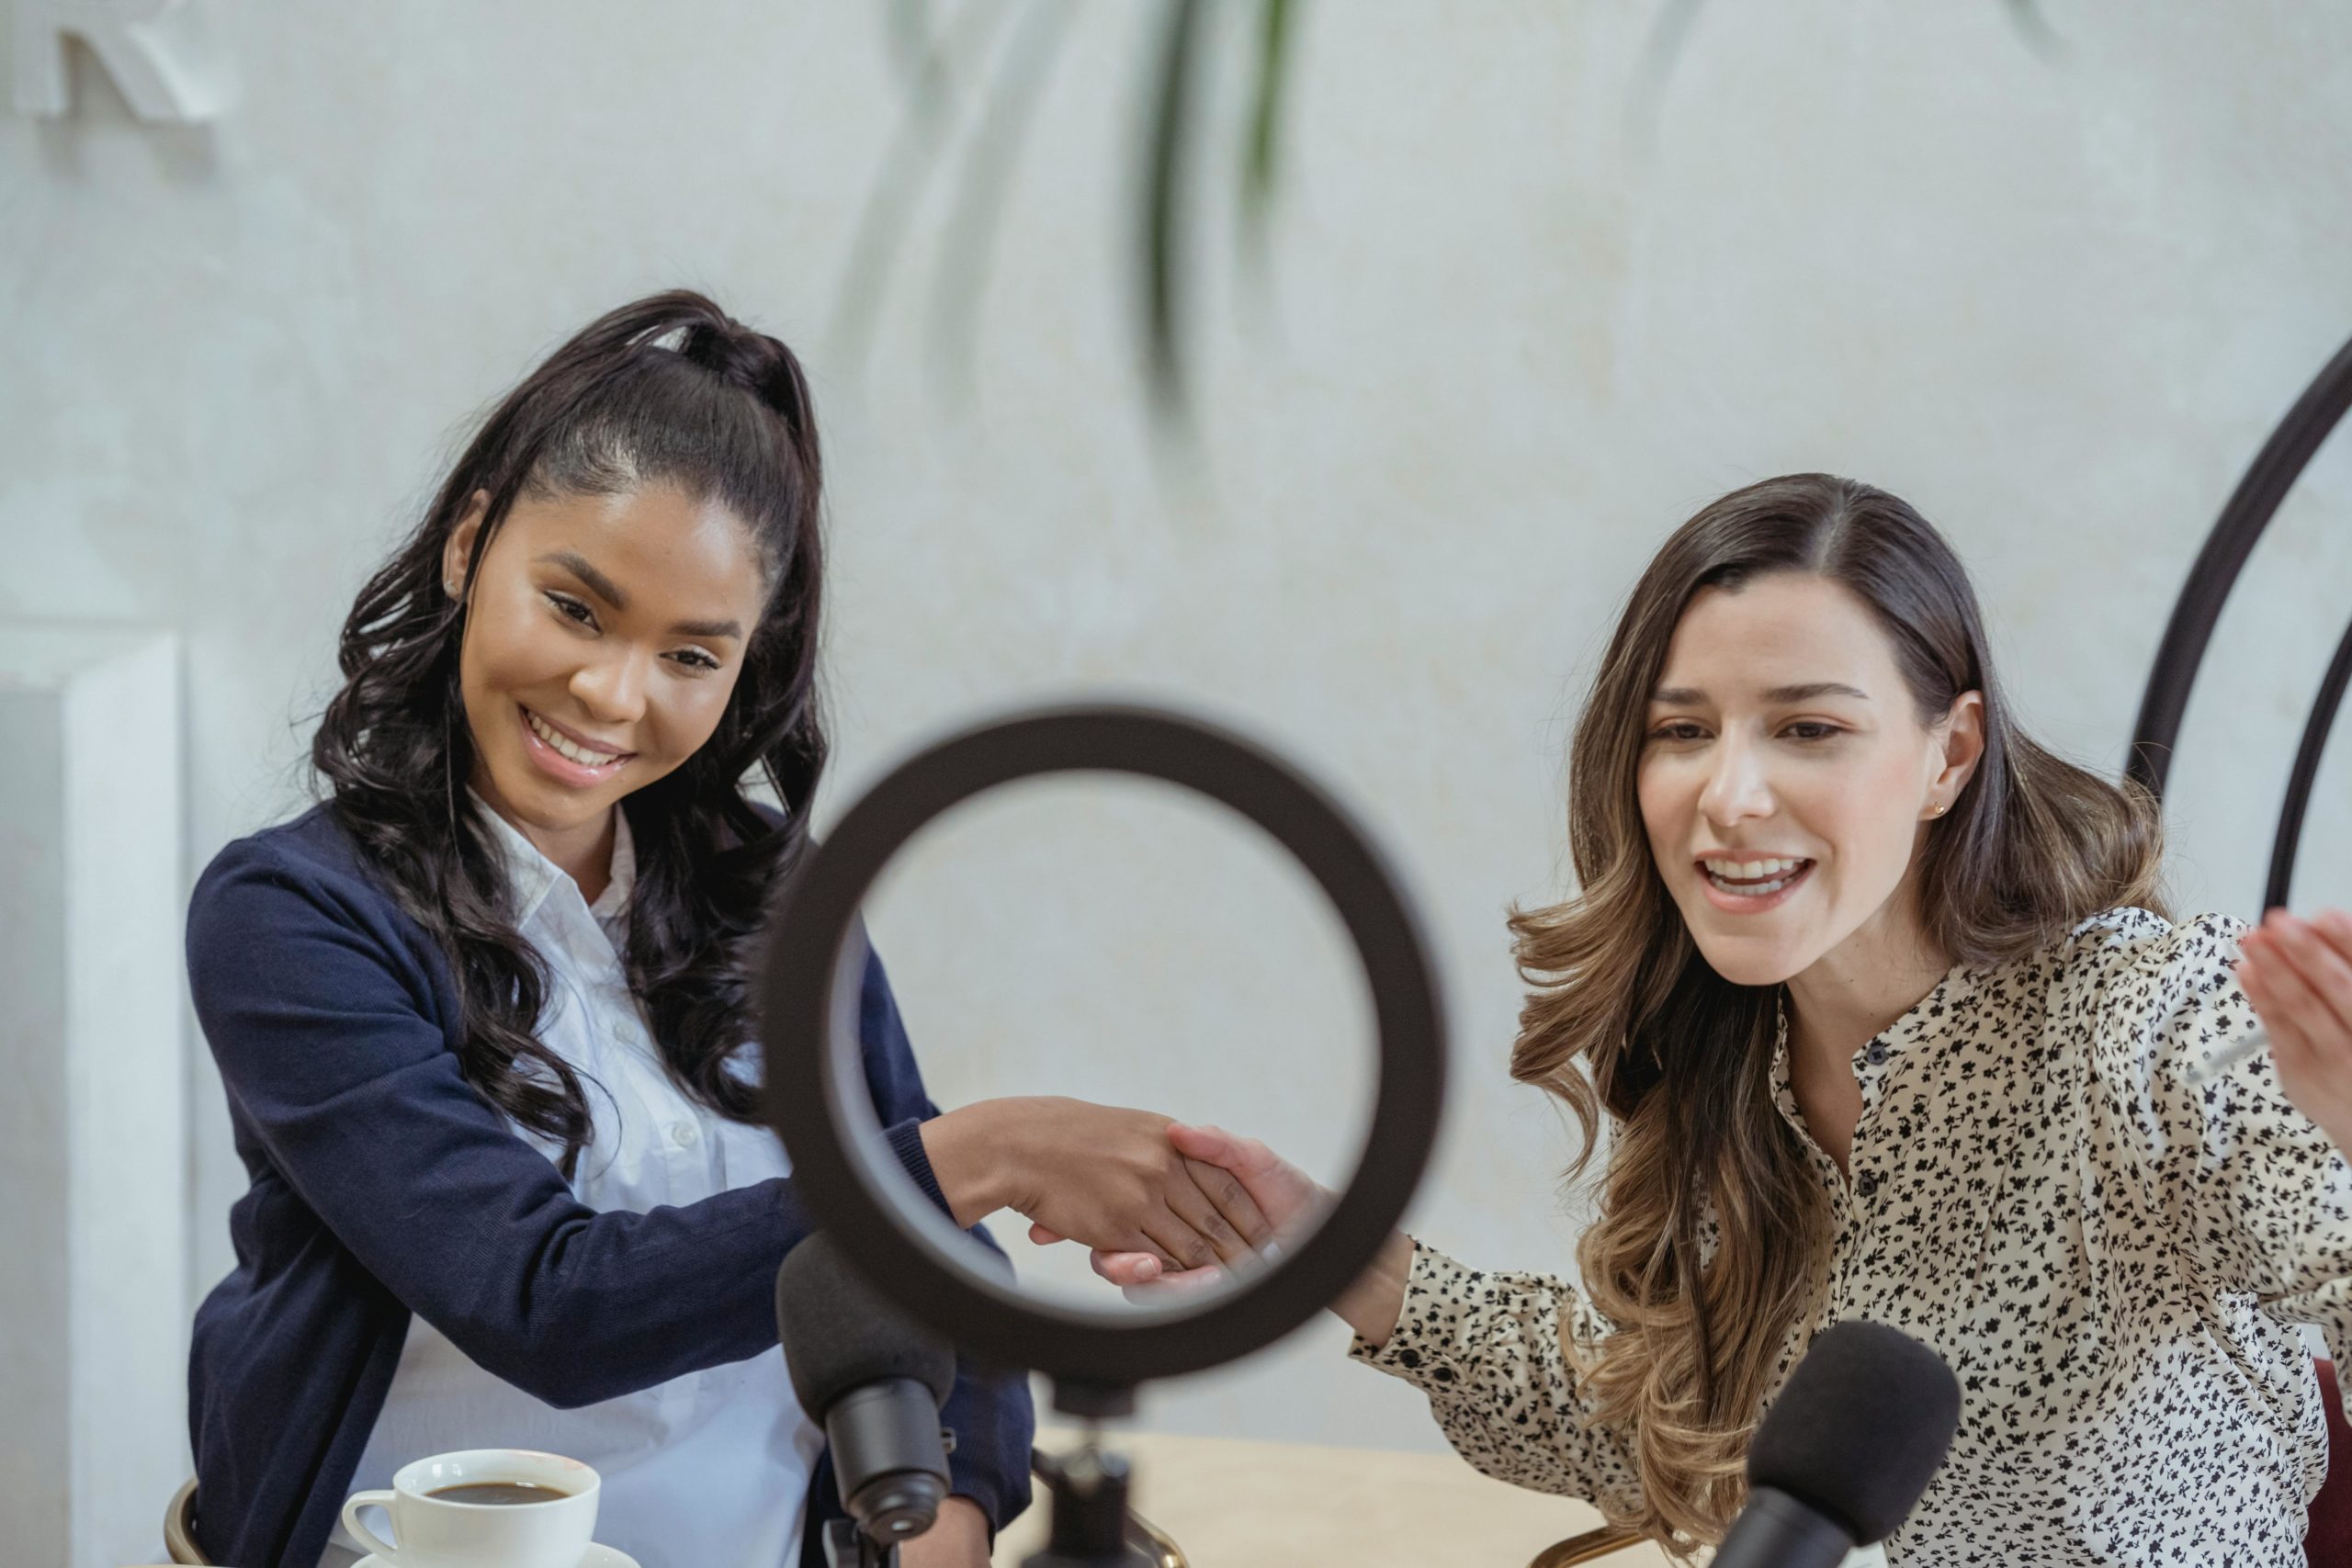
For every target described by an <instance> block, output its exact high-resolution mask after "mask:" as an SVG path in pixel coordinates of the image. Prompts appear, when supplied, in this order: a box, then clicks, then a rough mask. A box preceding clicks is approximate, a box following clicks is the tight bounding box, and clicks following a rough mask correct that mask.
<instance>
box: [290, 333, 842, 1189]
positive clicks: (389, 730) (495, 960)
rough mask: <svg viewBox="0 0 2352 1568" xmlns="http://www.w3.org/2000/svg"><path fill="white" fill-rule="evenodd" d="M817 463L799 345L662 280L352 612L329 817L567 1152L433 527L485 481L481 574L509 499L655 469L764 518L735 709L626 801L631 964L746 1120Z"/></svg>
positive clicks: (520, 1099) (580, 1104) (791, 795)
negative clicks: (753, 791)
mask: <svg viewBox="0 0 2352 1568" xmlns="http://www.w3.org/2000/svg"><path fill="white" fill-rule="evenodd" d="M820 476H821V468H820V462H819V456H818V445H817V426H816V420H815V415H814V412H813V411H812V409H811V406H810V400H809V385H808V382H807V380H806V378H804V377H803V376H802V374H801V370H800V364H799V361H798V360H797V359H796V358H795V357H794V356H793V354H792V351H791V350H790V349H788V348H786V346H785V345H784V344H781V343H778V342H777V341H776V340H775V339H774V338H772V337H768V336H765V335H764V334H762V333H756V332H753V331H752V330H751V329H750V328H747V327H745V326H743V325H741V323H739V322H737V321H734V320H733V319H732V318H730V317H729V316H728V314H727V313H726V312H725V311H723V310H720V309H719V308H718V306H717V305H715V304H713V303H712V302H711V301H710V300H708V299H705V298H704V297H703V296H701V295H699V294H694V293H689V292H685V291H684V290H679V291H673V292H671V293H667V294H657V295H654V296H653V297H651V298H650V299H640V300H639V301H637V302H636V303H635V304H631V305H625V306H623V307H622V308H621V309H619V310H615V311H613V312H612V313H611V314H609V315H606V316H605V317H603V318H601V319H600V320H598V321H594V322H593V323H591V324H590V325H589V326H588V327H587V328H586V329H585V330H584V331H582V333H580V334H579V335H578V336H576V337H574V338H573V339H572V340H571V342H569V343H567V344H564V345H563V346H562V347H561V348H559V349H558V350H556V352H555V353H554V354H553V355H550V356H549V357H548V360H547V361H546V362H545V363H544V364H542V365H541V366H540V367H538V368H537V370H535V371H533V372H532V373H531V374H530V376H529V377H528V378H526V379H525V380H524V381H523V383H522V384H521V385H520V386H518V387H516V388H515V389H514V391H512V392H510V393H509V394H508V395H507V396H506V398H505V400H503V401H502V402H501V403H500V404H499V405H498V407H497V408H496V409H495V410H493V411H492V413H491V414H490V416H489V418H488V419H487V420H485V421H484V422H483V423H482V426H481V430H480V432H479V433H477V434H475V436H474V438H473V440H472V441H471V443H470V444H469V445H468V446H467V447H466V450H465V452H464V454H463V456H461V457H459V458H458V462H457V464H456V466H455V467H454V468H452V469H451V470H450V472H449V475H448V478H447V479H446V480H445V481H444V482H443V484H442V486H441V488H440V491H439V493H438V494H437V495H436V496H435V498H434V502H433V505H432V508H431V509H430V510H429V511H428V512H427V513H425V516H424V522H423V523H422V524H420V525H418V527H417V529H416V531H415V532H414V533H413V535H411V536H409V538H408V539H407V540H406V542H404V543H403V544H402V545H401V547H400V549H399V550H398V551H397V552H396V553H395V554H394V555H393V557H392V558H391V559H390V561H388V562H387V563H386V564H385V565H384V566H383V567H382V569H381V570H379V571H378V572H377V573H376V574H375V576H374V577H372V578H370V579H369V580H368V584H367V586H366V587H365V588H363V589H361V590H360V593H359V598H358V600H357V602H356V603H355V604H353V605H352V608H351V614H350V615H349V617H348V618H347V619H346V620H345V623H344V628H343V637H342V643H341V649H340V654H339V657H338V663H339V664H340V666H341V669H342V671H343V677H344V685H343V689H342V690H341V691H340V692H338V693H337V694H336V695H335V697H334V701H332V702H331V703H329V704H328V705H327V710H326V714H325V716H324V717H323V718H322V721H321V723H320V725H319V731H318V735H317V737H316V739H314V740H313V741H312V743H311V763H312V765H313V766H314V767H315V768H316V769H317V770H318V773H319V774H320V776H321V778H322V780H323V781H324V783H325V784H326V785H327V786H328V788H329V789H330V791H331V792H332V796H331V807H332V809H333V810H334V814H335V816H336V818H337V819H338V820H339V821H340V822H341V823H342V825H343V826H344V828H345V830H346V831H347V832H348V833H349V834H350V835H351V837H352V839H353V840H354V841H355V842H356V843H357V844H358V846H359V847H360V850H361V851H362V852H363V853H364V854H366V855H367V857H368V860H369V861H370V862H371V863H373V864H374V865H375V867H376V868H377V869H378V871H379V873H380V874H382V876H383V877H384V879H385V881H386V883H387V885H388V886H390V890H391V892H392V893H393V895H394V897H397V898H398V899H399V900H400V902H401V907H402V908H405V909H406V910H407V912H408V913H409V914H410V915H411V916H413V918H414V919H416V920H417V921H418V922H419V923H420V924H422V925H423V926H424V929H425V931H428V932H429V933H431V935H432V936H433V938H434V939H435V941H436V942H438V943H439V944H440V946H441V948H442V950H443V952H444V953H447V955H448V957H449V961H450V965H451V968H452V970H453V971H454V972H455V974H456V976H457V981H458V993H459V997H460V1000H461V1004H462V1008H463V1015H462V1020H461V1025H460V1032H461V1039H460V1041H459V1044H458V1055H459V1057H460V1060H461V1062H462V1064H463V1067H464V1071H465V1075H466V1077H467V1079H468V1081H469V1082H470V1083H472V1084H473V1085H474V1087H475V1088H476V1089H480V1090H481V1093H482V1095H483V1096H484V1097H485V1098H486V1099H488V1100H490V1101H491V1103H492V1104H493V1105H496V1106H497V1107H498V1108H499V1109H500V1110H501V1111H504V1112H506V1114H508V1115H509V1116H511V1117H513V1118H514V1119H515V1122H517V1123H518V1124H519V1125H521V1126H523V1127H525V1128H527V1129H529V1130H530V1131H532V1132H535V1133H537V1134H541V1135H543V1136H545V1137H547V1138H548V1139H550V1140H552V1141H555V1142H558V1143H560V1144H561V1145H563V1148H564V1168H565V1169H566V1170H567V1171H569V1170H570V1169H571V1167H572V1166H573V1164H574V1163H575V1162H576V1160H577V1158H578V1156H579V1152H580V1149H581V1148H582V1145H584V1144H585V1143H586V1142H587V1138H588V1133H589V1127H590V1121H589V1114H588V1103H587V1099H586V1096H585V1094H584V1092H583V1091H582V1086H581V1083H580V1079H579V1077H578V1075H577V1074H576V1073H575V1072H574V1071H573V1070H572V1068H571V1066H569V1065H568V1064H566V1063H565V1062H564V1061H563V1060H562V1059H561V1058H560V1056H558V1055H556V1054H555V1053H554V1052H552V1051H550V1050H548V1047H547V1046H546V1045H544V1044H543V1043H540V1041H539V1040H538V1038H537V1034H536V1032H535V1031H536V1029H537V1022H538V1019H539V1016H540V1013H541V1011H542V1010H543V1009H544V1007H545V1005H546V1001H547V989H548V976H547V973H546V970H545V967H544V966H543V964H541V962H540V960H539V958H538V955H537V953H535V952H534V951H533V950H532V948H531V946H530V944H529V943H527V942H525V941H524V940H523V938H522V936H521V935H520V934H519V933H518V932H517V931H516V930H515V925H514V923H513V920H512V919H511V918H510V916H509V913H508V910H507V908H506V903H505V894H504V881H503V875H502V874H501V871H500V869H499V861H498V858H497V855H496V852H495V851H494V849H493V846H492V843H491V840H490V839H489V837H488V835H487V833H486V832H485V830H484V829H483V828H482V826H481V823H480V822H479V821H477V820H476V819H475V817H474V814H473V813H472V812H471V811H470V810H468V809H465V808H463V807H462V805H461V801H462V795H461V794H460V790H459V785H460V784H461V783H462V782H463V781H464V780H465V779H467V778H468V777H469V775H470V773H471V771H472V767H473V746H472V742H471V739H470V737H469V733H468V730H467V728H466V724H465V708H464V704H463V702H462V700H461V698H460V695H459V691H458V645H459V638H460V636H461V632H462V628H463V626H464V615H463V613H462V610H461V608H460V606H461V604H462V603H463V601H464V598H465V594H464V593H463V592H460V593H459V594H458V596H457V597H456V598H452V597H451V596H450V595H449V593H448V592H446V591H445V589H444V587H443V583H442V576H441V569H442V557H443V551H444V547H445V546H446V545H447V540H448V537H449V535H450V531H451V530H452V529H453V528H455V527H456V526H457V525H458V521H459V519H460V518H462V517H463V516H464V515H465V513H466V512H467V509H468V507H469V504H470V503H471V502H472V500H473V498H474V497H475V496H477V495H483V496H487V497H488V506H487V509H486V511H485V513H484V515H483V518H482V523H481V528H480V529H479V530H478V532H477V533H476V536H475V538H474V541H473V547H472V555H471V557H470V558H469V560H468V561H467V564H466V583H465V587H467V588H470V587H471V585H472V580H473V576H474V573H475V571H476V570H478V569H479V567H480V565H481V558H482V552H483V551H484V550H485V549H487V548H488V547H489V544H490V540H491V538H492V536H493V535H494V534H495V533H496V532H497V530H498V528H499V526H500V525H501V524H502V523H503V521H504V520H505V517H506V515H507V513H509V512H510V511H511V510H512V509H513V507H514V504H515V501H516V499H517V498H518V497H520V496H522V495H524V494H525V493H526V492H527V493H530V494H533V495H558V496H560V495H582V494H586V495H610V494H617V493H623V492H627V491H635V490H637V489H639V488H640V487H641V486H643V485H646V484H649V483H654V482H662V483H668V484H672V485H675V486H676V487H678V488H679V489H680V490H682V491H685V492H686V493H687V494H689V495H691V496H693V497H695V499H697V500H708V501H714V502H718V503H720V504H722V505H724V506H725V507H726V508H727V509H728V511H729V512H730V513H733V514H734V515H735V516H736V517H738V518H740V519H741V521H742V522H743V524H744V525H745V526H746V527H748V528H749V529H750V531H751V534H752V538H753V539H754V541H755V542H756V545H757V547H758V551H759V554H760V557H761V559H762V561H763V565H764V567H765V569H766V577H767V597H766V603H765V606H764V609H763V613H762V615H761V617H760V620H759V623H758V625H757V626H756V627H755V628H754V629H753V631H752V637H751V640H750V643H749V645H748V647H747V648H746V649H745V652H744V658H743V665H742V670H741V675H740V676H739V678H738V680H737V683H736V687H735V690H734V693H733V694H732V696H731V697H730V698H729V703H728V706H727V711H726V714H725V716H723V717H722V718H721V719H720V721H719V724H718V729H717V730H716V731H715V732H714V733H713V734H712V736H711V738H710V739H709V740H708V741H707V743H705V744H704V746H703V747H702V749H701V750H698V751H696V752H695V754H694V756H693V757H691V758H690V759H688V760H687V761H686V762H685V763H684V764H683V765H682V766H680V767H679V768H677V769H676V770H675V771H674V772H673V773H669V774H667V775H665V776H664V777H662V778H661V779H659V780H657V781H655V782H654V783H653V784H649V785H647V786H646V787H645V788H643V789H641V790H639V791H637V792H636V793H635V794H633V795H628V797H627V798H626V799H625V800H624V801H623V802H622V809H623V810H625V811H627V812H628V819H629V829H630V833H631V836H632V838H633V839H634V840H635V843H636V847H637V857H638V875H637V886H636V888H635V891H634V892H633V894H632V895H631V897H630V902H629V920H628V953H626V954H625V963H626V966H627V969H628V978H629V984H630V987H631V989H632V990H633V991H634V992H635V993H636V994H637V996H638V998H639V1000H640V1001H641V1002H642V1003H643V1004H644V1006H645V1009H646V1011H647V1014H648V1021H649V1022H650V1025H651V1031H652V1034H653V1038H654V1040H655V1041H656V1042H657V1043H658V1044H659V1048H660V1050H661V1052H662V1060H663V1062H664V1064H665V1066H667V1068H668V1070H669V1072H670V1074H671V1076H672V1077H673V1078H675V1079H676V1081H677V1082H678V1084H679V1086H680V1087H681V1088H682V1089H684V1090H685V1091H686V1092H687V1093H688V1094H690V1095H692V1096H693V1097H694V1098H695V1099H696V1100H700V1101H701V1102H702V1103H704V1104H706V1105H708V1106H709V1107H711V1108H712V1109H713V1110H715V1111H718V1112H719V1113H720V1114H722V1115H726V1116H729V1117H732V1118H734V1119H736V1120H738V1121H744V1122H752V1121H756V1120H757V1119H758V1115H757V1110H756V1104H757V1090H756V1089H755V1088H754V1087H753V1086H752V1085H751V1084H748V1083H746V1082H745V1081H743V1080H742V1079H741V1078H740V1077H737V1076H736V1075H735V1074H734V1073H733V1072H732V1071H730V1070H729V1066H728V1059H729V1057H730V1056H731V1055H733V1054H734V1052H735V1050H736V1048H737V1047H738V1046H740V1045H741V1043H743V1042H744V1041H746V1040H748V1039H749V1038H750V1037H751V1029H752V1024H751V1017H750V1008H749V1002H748V999H747V984H748V976H747V973H746V968H745V959H746V956H747V952H748V948H749V946H750V944H751V942H752V940H753V938H754V936H755V934H756V932H757V931H758V928H759V922H760V918H761V913H762V910H763V906H764V902H765V898H766V895H767V890H768V887H769V886H770V884H771V883H772V882H773V880H774V878H775V874H776V873H777V871H778V870H779V869H780V868H781V867H783V866H784V865H786V863H789V861H790V859H791V857H792V856H793V855H794V854H795V853H796V852H797V851H798V849H799V847H800V845H801V844H802V843H803V842H804V841H805V838H806V834H807V831H808V829H807V821H808V810H809V802H810V800H811V799H812V798H813V797H814V796H815V795H816V793H817V783H818V779H819V777H820V775H821V774H822V773H823V771H824V766H825V757H826V750H827V747H826V739H825V730H824V725H823V722H822V717H821V715H820V711H819V702H818V693H817V637H818V626H819V609H820V602H821V597H822V593H821V589H822V576H823V573H822V566H823V552H822V548H821V546H820V538H819V528H818V513H819V498H820ZM754 769H757V770H759V771H760V772H761V773H764V775H765V776H766V778H767V780H768V782H769V784H771V785H772V786H773V787H774V789H775V794H776V797H777V798H778V799H779V800H781V801H782V802H783V803H784V808H785V818H784V822H783V824H782V825H781V826H780V827H779V826H777V825H776V824H775V821H774V820H773V819H772V818H770V817H768V816H767V815H764V814H763V813H762V812H761V811H760V810H759V809H758V808H757V807H754V806H753V804H752V801H751V800H750V799H749V798H748V797H747V796H746V795H744V793H743V788H742V786H743V783H744V781H745V779H746V777H747V776H748V775H749V774H751V773H752V771H753V770H754Z"/></svg>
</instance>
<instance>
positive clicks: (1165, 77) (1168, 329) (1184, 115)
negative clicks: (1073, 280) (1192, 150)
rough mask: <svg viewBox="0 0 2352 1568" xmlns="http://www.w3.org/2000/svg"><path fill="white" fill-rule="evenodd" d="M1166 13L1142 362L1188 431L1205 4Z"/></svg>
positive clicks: (1156, 396)
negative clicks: (1192, 205) (1186, 288)
mask: <svg viewBox="0 0 2352 1568" xmlns="http://www.w3.org/2000/svg"><path fill="white" fill-rule="evenodd" d="M1167 7H1168V11H1167V21H1166V27H1165V30H1164V32H1163V33H1162V36H1161V39H1160V45H1159V69H1158V72H1157V75H1158V87H1157V90H1156V93H1155V95H1154V102H1153V108H1152V117H1151V122H1150V127H1151V128H1150V132H1149V140H1148V141H1147V142H1146V144H1145V157H1144V168H1145V176H1146V177H1145V180H1144V187H1143V195H1144V205H1143V233H1142V235H1141V238H1142V242H1143V265H1144V321H1143V327H1144V356H1145V367H1146V371H1147V374H1148V378H1149V383H1150V388H1151V393H1152V397H1153V400H1154V401H1155V404H1156V405H1157V407H1158V408H1159V412H1161V413H1162V414H1163V415H1166V416H1169V417H1170V419H1171V421H1172V422H1173V423H1180V424H1181V423H1186V419H1185V415H1186V412H1187V409H1188V401H1187V395H1186V394H1187V386H1186V382H1185V376H1184V358H1183V342H1182V327H1183V323H1182V320H1181V319H1180V318H1181V316H1182V283H1183V276H1182V274H1183V268H1184V265H1185V257H1184V253H1183V244H1182V240H1183V235H1182V232H1181V223H1180V219H1179V212H1180V209H1181V208H1182V202H1183V184H1184V180H1183V175H1184V163H1185V159H1184V152H1185V149H1186V146H1187V143H1188V141H1189V140H1190V137H1191V134H1192V119H1193V60H1194V57H1195V55H1196V53H1197V52H1198V48H1199V36H1200V28H1199V22H1200V16H1201V0H1167Z"/></svg>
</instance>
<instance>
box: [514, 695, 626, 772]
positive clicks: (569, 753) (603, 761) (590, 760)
mask: <svg viewBox="0 0 2352 1568" xmlns="http://www.w3.org/2000/svg"><path fill="white" fill-rule="evenodd" d="M523 716H524V718H526V719H527V720H528V721H529V722H530V726H531V733H532V734H534V735H536V736H537V737H538V738H539V739H542V740H544V741H546V742H547V743H548V746H549V747H551V748H552V749H553V750H555V751H556V752H557V753H558V754H559V755H560V756H565V757H569V758H571V760H572V761H575V762H578V763H579V764H580V765H581V766H582V767H585V768H602V767H608V766H610V765H611V764H612V763H613V762H615V761H618V760H619V758H620V753H619V752H617V751H591V750H588V749H587V748H586V747H585V746H580V745H576V744H574V743H573V741H572V739H571V737H570V736H567V735H565V734H564V733H562V732H561V731H560V730H558V729H556V728H552V727H550V726H549V725H548V722H547V721H546V720H545V719H543V718H541V717H540V716H538V715H537V714H535V713H533V712H532V711H531V710H530V709H529V708H525V709H524V710H523Z"/></svg>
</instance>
